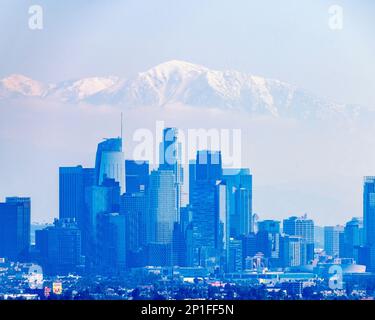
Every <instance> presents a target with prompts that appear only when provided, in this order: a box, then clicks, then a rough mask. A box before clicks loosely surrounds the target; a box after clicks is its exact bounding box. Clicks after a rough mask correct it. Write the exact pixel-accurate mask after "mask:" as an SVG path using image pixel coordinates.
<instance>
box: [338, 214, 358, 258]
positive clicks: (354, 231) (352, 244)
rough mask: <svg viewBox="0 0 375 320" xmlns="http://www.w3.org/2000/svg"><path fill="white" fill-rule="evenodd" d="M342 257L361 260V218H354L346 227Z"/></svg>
mask: <svg viewBox="0 0 375 320" xmlns="http://www.w3.org/2000/svg"><path fill="white" fill-rule="evenodd" d="M343 235H344V236H343V250H342V253H341V254H340V257H342V258H353V259H354V260H355V261H356V262H358V261H359V250H360V247H361V246H362V245H363V222H362V220H361V219H360V218H352V220H350V221H348V222H347V223H346V225H345V228H344V234H343Z"/></svg>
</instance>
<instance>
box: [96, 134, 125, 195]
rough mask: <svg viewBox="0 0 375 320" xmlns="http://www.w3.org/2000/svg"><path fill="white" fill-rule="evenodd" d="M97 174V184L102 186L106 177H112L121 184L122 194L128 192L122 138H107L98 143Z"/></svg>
mask: <svg viewBox="0 0 375 320" xmlns="http://www.w3.org/2000/svg"><path fill="white" fill-rule="evenodd" d="M95 174H96V184H97V185H99V186H100V185H101V184H102V182H103V181H104V180H105V178H112V179H115V181H117V182H118V183H119V184H120V190H121V194H122V193H124V192H126V187H125V161H124V154H123V152H122V138H111V139H106V140H104V141H103V142H101V143H99V144H98V149H97V151H96V160H95Z"/></svg>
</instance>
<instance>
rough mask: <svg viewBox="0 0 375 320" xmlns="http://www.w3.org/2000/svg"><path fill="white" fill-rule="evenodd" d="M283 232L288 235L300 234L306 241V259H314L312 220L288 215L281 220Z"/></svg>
mask: <svg viewBox="0 0 375 320" xmlns="http://www.w3.org/2000/svg"><path fill="white" fill-rule="evenodd" d="M283 232H284V233H285V234H287V235H290V236H300V237H302V238H303V239H304V240H305V242H306V259H307V261H308V262H309V261H311V260H313V259H314V221H313V220H311V219H307V216H306V215H304V216H303V217H290V218H288V219H284V221H283Z"/></svg>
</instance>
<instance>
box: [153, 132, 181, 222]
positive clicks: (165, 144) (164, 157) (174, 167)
mask: <svg viewBox="0 0 375 320" xmlns="http://www.w3.org/2000/svg"><path fill="white" fill-rule="evenodd" d="M159 157H160V159H159V161H160V163H159V170H161V171H172V172H173V174H174V177H175V188H176V208H177V214H178V215H179V214H180V207H181V188H182V184H183V181H184V175H183V169H182V166H181V144H180V143H179V142H178V129H177V128H165V129H164V130H163V141H162V142H161V143H160V146H159Z"/></svg>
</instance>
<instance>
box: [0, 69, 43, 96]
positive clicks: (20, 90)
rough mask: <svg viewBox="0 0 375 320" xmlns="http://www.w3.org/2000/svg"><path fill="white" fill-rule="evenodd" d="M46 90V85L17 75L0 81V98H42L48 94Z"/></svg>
mask: <svg viewBox="0 0 375 320" xmlns="http://www.w3.org/2000/svg"><path fill="white" fill-rule="evenodd" d="M48 90H49V87H48V86H47V85H44V84H43V83H41V82H39V81H36V80H33V79H30V78H28V77H25V76H23V75H19V74H13V75H11V76H9V77H6V78H4V79H1V80H0V98H4V97H8V98H9V97H15V96H27V97H43V96H45V95H46V94H47V93H48Z"/></svg>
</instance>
